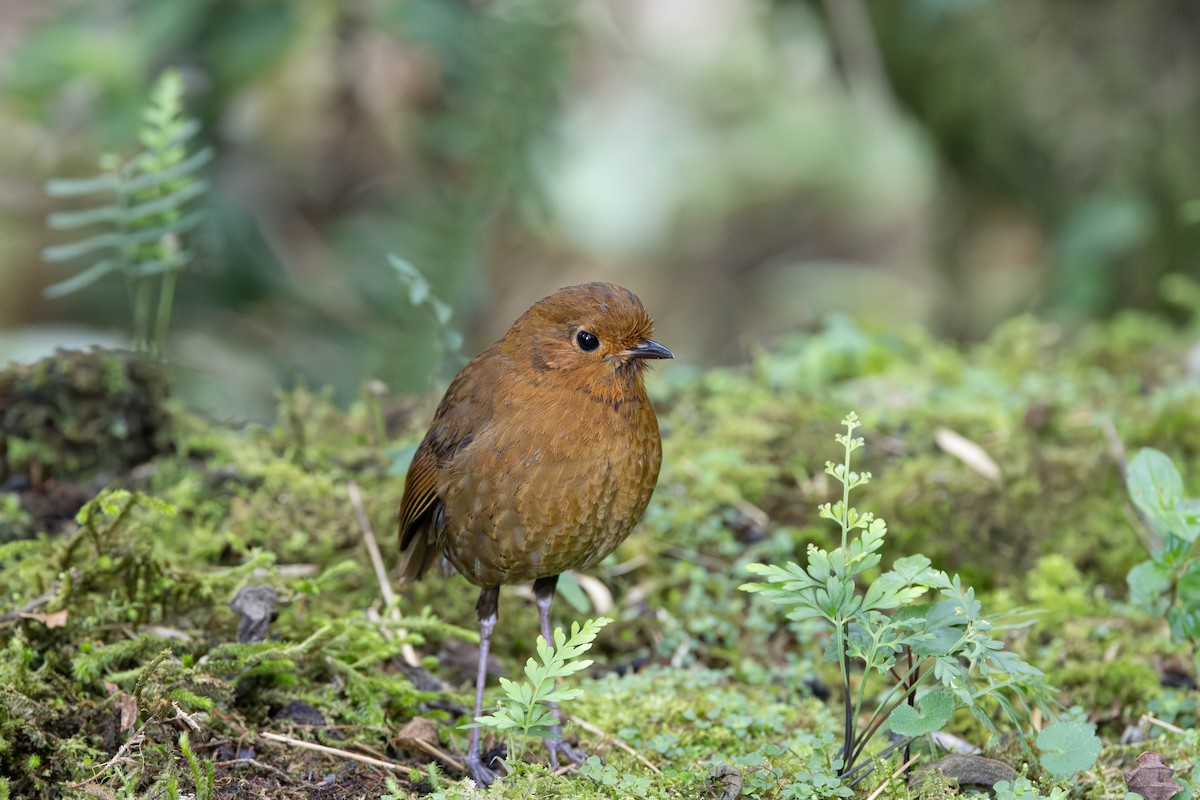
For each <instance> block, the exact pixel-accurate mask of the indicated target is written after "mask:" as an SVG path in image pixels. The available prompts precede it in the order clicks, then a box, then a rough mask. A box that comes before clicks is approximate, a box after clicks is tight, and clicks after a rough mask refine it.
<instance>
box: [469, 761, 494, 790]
mask: <svg viewBox="0 0 1200 800" xmlns="http://www.w3.org/2000/svg"><path fill="white" fill-rule="evenodd" d="M463 763H464V764H465V766H466V768H467V774H468V775H470V776H471V780H473V781H475V784H476V785H477V786H479V787H480V788H482V789H486V788H487V787H489V786H491V785H492V783H493V782H494V781H495V780H496V778H498V777H500V774H499V773H498V772H496V770H494V769H492V768H490V767H486V766H484V764H483V759H482V758H480V757H479V756H478V755H475V754H472V753H468V754H467V757H466V758H465V759H464V761H463Z"/></svg>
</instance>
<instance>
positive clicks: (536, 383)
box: [400, 283, 675, 786]
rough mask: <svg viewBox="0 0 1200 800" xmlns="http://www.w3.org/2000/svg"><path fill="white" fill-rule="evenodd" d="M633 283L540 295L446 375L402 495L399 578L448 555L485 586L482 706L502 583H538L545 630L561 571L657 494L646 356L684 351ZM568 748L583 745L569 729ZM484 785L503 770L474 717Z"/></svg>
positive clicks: (553, 747) (471, 751)
mask: <svg viewBox="0 0 1200 800" xmlns="http://www.w3.org/2000/svg"><path fill="white" fill-rule="evenodd" d="M653 328H654V322H653V320H651V319H650V315H649V314H647V313H646V310H645V309H644V308H643V307H642V303H641V301H640V300H638V298H637V297H636V296H635V295H634V294H633V292H630V291H629V290H628V289H623V288H621V287H620V286H614V285H613V284H611V283H587V284H583V285H582V286H571V287H569V288H566V289H563V290H561V291H559V292H557V293H555V294H552V295H550V296H549V297H547V298H545V299H544V300H540V301H539V302H537V303H535V304H534V305H533V306H532V307H531V308H530V309H529V310H528V311H526V312H525V313H524V314H522V315H521V317H520V318H519V319H518V320H517V321H516V322H514V323H513V326H512V327H511V328H510V329H509V331H508V333H506V334H505V335H504V338H502V339H501V340H500V341H498V342H496V343H495V344H494V345H492V346H491V347H489V348H488V349H487V350H484V351H483V352H482V353H480V354H479V355H478V356H476V357H475V358H474V359H473V360H472V361H471V362H470V363H469V364H467V365H466V366H465V367H463V369H462V371H461V372H459V373H458V375H457V376H456V377H455V378H454V380H453V381H452V382H451V383H450V387H449V388H448V389H447V390H446V396H445V397H443V398H442V402H441V404H440V405H438V408H437V412H436V413H435V414H434V417H433V423H432V424H431V425H430V427H429V432H428V433H427V434H425V439H424V440H423V441H422V442H421V445H420V447H419V448H417V452H416V455H415V456H413V461H412V465H411V466H410V467H409V470H408V478H407V480H406V482H405V485H404V498H403V499H402V500H401V501H400V548H401V549H402V550H407V553H406V554H405V557H404V561H403V563H402V564H401V567H400V570H401V573H402V581H403V582H407V581H411V580H415V579H417V578H419V577H420V576H421V574H422V573H423V572H424V571H425V569H426V568H427V567H428V566H429V565H430V563H432V562H433V560H434V559H435V558H436V557H438V556H439V555H440V556H445V558H446V559H447V560H448V561H449V562H450V563H451V564H453V565H454V567H455V568H457V569H458V571H459V572H461V573H462V574H463V576H465V577H466V579H467V580H469V581H470V582H471V583H473V584H475V585H476V586H479V587H481V588H482V591H481V592H480V594H479V602H478V603H476V606H475V609H476V611H477V613H478V614H479V626H480V635H479V672H478V676H477V678H476V686H475V714H474V716H475V717H478V716H480V714H481V713H482V711H483V688H484V684H485V682H486V680H487V658H488V649H489V647H490V644H491V636H492V631H493V629H494V628H495V627H496V618H497V610H496V609H497V605H496V603H497V599H498V598H499V595H500V586H501V585H503V584H510V583H522V582H525V581H533V592H534V596H535V597H536V598H537V608H538V616H539V618H540V623H541V633H542V636H544V637H545V638H546V641H547V642H551V643H553V641H554V640H553V638H552V637H551V631H550V603H551V601H552V600H553V598H554V587H555V585H556V583H557V582H558V576H559V574H560V573H562V572H565V571H566V570H571V569H587V568H588V567H593V566H595V565H596V564H598V563H599V562H600V561H601V559H603V558H604V557H605V556H607V555H608V554H609V553H611V552H612V551H613V550H614V549H615V548H616V547H617V545H619V544H620V543H621V542H622V541H624V539H625V537H626V536H628V535H629V532H630V530H632V528H633V526H634V524H636V523H637V521H638V519H640V518H641V516H642V512H643V511H645V510H646V504H647V503H648V502H650V495H651V493H652V492H653V491H654V484H655V482H656V481H657V480H658V469H659V466H660V464H661V463H662V443H661V441H660V439H659V434H658V418H657V417H655V415H654V408H653V407H652V406H651V405H650V400H649V398H648V397H647V396H646V387H645V384H644V383H643V381H642V373H643V370H644V369H645V366H646V360H647V359H654V358H674V357H675V356H674V354H672V353H671V351H670V350H668V349H667V348H665V347H663V346H662V345H661V344H659V343H658V342H655V341H653V340H652V339H651V338H650V336H651V335H652V333H653ZM547 748H548V750H549V755H550V762H551V764H552V765H553V766H555V767H557V765H558V753H559V752H562V753H563V754H564V755H565V756H566V757H567V758H568V759H570V760H572V761H575V762H576V763H578V761H579V760H580V754H578V753H576V752H574V751H573V750H572V749H571V748H569V747H567V746H566V745H565V744H564V743H563V742H562V741H561V738H556V739H549V740H547ZM466 763H467V767H468V769H469V770H470V773H471V776H472V777H473V778H474V779H475V781H476V783H478V784H480V785H483V786H486V785H488V784H490V783H491V782H492V781H493V780H494V779H495V777H496V774H495V772H494V771H492V770H491V769H490V768H488V767H487V766H486V765H484V764H483V762H482V760H481V759H480V756H479V729H478V728H472V729H471V733H470V740H469V745H468V748H467V757H466Z"/></svg>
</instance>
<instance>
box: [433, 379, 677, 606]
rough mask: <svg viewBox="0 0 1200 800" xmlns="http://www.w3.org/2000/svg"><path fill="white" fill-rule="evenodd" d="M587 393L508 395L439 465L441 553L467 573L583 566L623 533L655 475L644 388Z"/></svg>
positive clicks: (503, 576) (653, 431) (529, 572)
mask: <svg viewBox="0 0 1200 800" xmlns="http://www.w3.org/2000/svg"><path fill="white" fill-rule="evenodd" d="M595 398H597V395H596V394H594V393H593V394H591V395H589V394H586V393H576V394H575V395H570V394H564V393H562V392H558V393H555V392H527V393H525V396H523V397H522V396H514V397H512V398H507V399H506V400H504V401H502V402H501V403H499V404H497V406H496V408H495V414H494V417H493V419H492V421H491V422H490V424H488V425H487V426H486V427H485V428H484V429H483V430H479V431H476V432H475V433H474V435H473V437H472V439H471V442H470V444H469V445H468V446H467V447H465V448H463V449H462V450H461V451H460V452H459V453H457V454H456V455H455V457H454V459H453V460H452V462H451V463H449V464H447V465H446V466H445V467H444V468H443V469H442V470H441V478H440V481H439V483H440V485H439V487H438V488H439V491H438V494H439V496H440V497H441V499H442V503H443V507H444V511H445V525H446V529H445V546H446V555H447V557H448V558H449V560H450V562H451V563H452V564H454V566H455V567H457V568H458V569H459V571H460V572H462V573H463V574H464V575H465V576H466V577H467V578H468V579H469V580H471V581H472V582H474V583H476V584H479V585H483V586H494V585H499V584H503V583H518V582H522V581H529V580H534V579H536V578H540V577H545V576H548V575H557V574H559V573H561V572H565V571H567V570H570V569H579V568H587V567H590V566H593V565H595V564H596V563H598V562H599V561H600V560H601V559H603V558H604V557H605V556H606V555H608V554H609V553H610V552H612V550H613V549H614V548H616V546H617V545H618V544H620V543H621V541H623V540H624V539H625V537H626V536H628V534H629V532H630V531H631V530H632V528H633V526H634V524H636V522H637V521H638V519H639V518H640V517H641V515H642V512H643V511H644V510H645V508H646V504H647V503H648V502H649V500H650V495H651V493H652V492H653V490H654V484H655V482H656V481H657V478H658V471H659V466H660V464H661V461H662V450H661V443H660V440H659V433H658V421H657V419H656V418H655V416H654V411H653V409H652V407H651V406H650V403H649V401H648V400H647V399H646V398H645V394H644V392H642V393H641V394H640V397H633V398H612V399H610V398H599V399H595ZM614 400H617V401H619V402H614Z"/></svg>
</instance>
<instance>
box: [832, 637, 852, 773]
mask: <svg viewBox="0 0 1200 800" xmlns="http://www.w3.org/2000/svg"><path fill="white" fill-rule="evenodd" d="M845 626H846V623H845V622H839V623H838V624H837V626H836V627H835V628H834V631H835V632H836V634H837V646H838V652H839V653H841V654H842V661H841V667H842V696H843V697H844V698H845V701H844V702H845V708H846V720H845V728H844V730H843V732H842V757H843V758H844V759H845V763H844V764H843V765H842V769H848V768H849V767H850V765H851V763H852V761H851V754H852V753H853V752H854V707H853V700H851V691H850V654H849V653H848V652H846V647H847V643H846V635H845Z"/></svg>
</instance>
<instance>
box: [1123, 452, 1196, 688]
mask: <svg viewBox="0 0 1200 800" xmlns="http://www.w3.org/2000/svg"><path fill="white" fill-rule="evenodd" d="M1125 481H1126V484H1127V486H1128V487H1129V496H1130V497H1131V498H1132V499H1133V503H1134V505H1136V506H1137V508H1138V510H1139V511H1140V512H1141V513H1142V518H1143V519H1144V520H1145V521H1146V524H1147V525H1148V527H1149V528H1150V535H1151V537H1152V539H1151V542H1150V547H1149V550H1150V558H1149V559H1147V560H1146V561H1143V562H1142V563H1141V564H1138V565H1137V566H1136V567H1134V568H1133V569H1132V570H1130V571H1129V575H1128V577H1127V581H1128V583H1129V599H1130V601H1132V602H1133V604H1134V605H1135V606H1137V607H1139V608H1141V609H1142V610H1144V611H1145V612H1146V613H1148V614H1150V615H1152V616H1156V617H1164V616H1165V617H1166V620H1167V624H1168V625H1169V626H1170V629H1171V635H1172V636H1173V637H1175V639H1176V640H1178V641H1180V642H1185V643H1187V644H1188V645H1190V646H1191V648H1192V658H1193V660H1194V661H1195V663H1196V668H1197V670H1198V671H1200V552H1198V551H1197V547H1196V539H1197V538H1198V537H1200V498H1195V497H1186V496H1185V495H1184V489H1183V478H1182V477H1181V476H1180V474H1179V470H1178V469H1176V468H1175V465H1174V464H1173V463H1172V462H1171V459H1170V458H1169V457H1167V456H1166V455H1165V454H1164V453H1161V452H1159V451H1158V450H1154V449H1151V448H1144V449H1142V450H1140V451H1138V454H1137V455H1136V456H1134V457H1133V460H1132V461H1130V462H1129V468H1128V470H1127V471H1126V476H1125Z"/></svg>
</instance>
